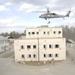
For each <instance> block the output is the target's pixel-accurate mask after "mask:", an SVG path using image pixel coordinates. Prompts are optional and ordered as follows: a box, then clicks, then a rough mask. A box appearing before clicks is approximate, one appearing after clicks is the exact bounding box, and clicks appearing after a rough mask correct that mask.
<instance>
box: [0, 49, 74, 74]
mask: <svg viewBox="0 0 75 75" xmlns="http://www.w3.org/2000/svg"><path fill="white" fill-rule="evenodd" d="M0 75H75V49H74V48H67V60H66V61H61V62H56V63H55V64H54V65H53V64H51V63H50V64H46V65H41V66H34V65H33V66H32V65H26V64H20V63H15V62H14V51H13V50H9V51H6V52H4V53H2V54H0Z"/></svg>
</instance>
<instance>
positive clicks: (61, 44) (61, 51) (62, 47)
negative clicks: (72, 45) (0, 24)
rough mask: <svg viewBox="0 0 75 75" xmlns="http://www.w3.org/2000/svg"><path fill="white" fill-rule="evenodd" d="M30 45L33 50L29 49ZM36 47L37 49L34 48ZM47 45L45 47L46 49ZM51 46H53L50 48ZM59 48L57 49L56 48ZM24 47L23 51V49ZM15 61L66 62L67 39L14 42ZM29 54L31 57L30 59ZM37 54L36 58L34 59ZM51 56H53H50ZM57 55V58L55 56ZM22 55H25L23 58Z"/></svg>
mask: <svg viewBox="0 0 75 75" xmlns="http://www.w3.org/2000/svg"><path fill="white" fill-rule="evenodd" d="M28 45H30V46H31V48H30V49H27V46H28ZM34 45H36V48H33V46H34ZM44 45H45V47H44ZM49 45H51V46H50V47H49ZM56 45H58V46H57V48H55V46H56ZM22 46H23V49H22V48H21V47H22ZM14 51H15V61H16V62H19V61H48V60H52V59H54V60H66V42H65V38H59V39H58V38H50V39H46V38H45V39H44V38H41V39H40V38H39V39H37V38H34V39H27V38H26V39H25V40H24V39H22V40H19V39H18V40H14ZM29 54H30V55H31V57H29ZM34 54H35V58H34ZM49 54H51V56H49ZM56 54H57V57H55V55H56ZM22 55H24V56H23V57H22Z"/></svg>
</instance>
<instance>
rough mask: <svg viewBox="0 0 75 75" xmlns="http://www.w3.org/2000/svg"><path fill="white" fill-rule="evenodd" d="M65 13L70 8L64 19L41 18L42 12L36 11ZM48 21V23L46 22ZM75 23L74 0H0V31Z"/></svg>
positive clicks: (19, 30) (21, 30) (20, 30)
mask: <svg viewBox="0 0 75 75" xmlns="http://www.w3.org/2000/svg"><path fill="white" fill-rule="evenodd" d="M46 7H49V10H50V12H53V13H57V14H62V15H66V13H67V12H68V11H69V10H71V14H70V16H69V17H66V18H65V20H63V19H62V18H58V19H48V20H45V19H41V18H39V16H40V15H41V14H43V13H37V12H36V11H46ZM48 21H50V22H51V23H50V24H47V23H48ZM74 24H75V0H0V33H2V32H11V31H16V32H24V30H25V29H26V28H30V27H38V26H41V25H48V26H51V27H54V26H60V25H68V26H74Z"/></svg>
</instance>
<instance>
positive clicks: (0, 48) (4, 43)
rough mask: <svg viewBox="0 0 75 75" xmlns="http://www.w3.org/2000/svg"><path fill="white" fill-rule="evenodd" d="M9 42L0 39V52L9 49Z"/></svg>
mask: <svg viewBox="0 0 75 75" xmlns="http://www.w3.org/2000/svg"><path fill="white" fill-rule="evenodd" d="M9 48H10V47H9V42H8V41H0V52H3V51H6V50H9Z"/></svg>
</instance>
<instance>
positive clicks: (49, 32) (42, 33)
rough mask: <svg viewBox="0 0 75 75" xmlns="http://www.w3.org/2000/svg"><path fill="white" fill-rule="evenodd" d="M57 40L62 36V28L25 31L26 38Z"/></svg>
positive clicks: (41, 28)
mask: <svg viewBox="0 0 75 75" xmlns="http://www.w3.org/2000/svg"><path fill="white" fill-rule="evenodd" d="M42 37H43V38H52V37H53V38H57V37H63V36H62V28H57V27H56V28H49V27H40V28H31V29H26V38H42Z"/></svg>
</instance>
